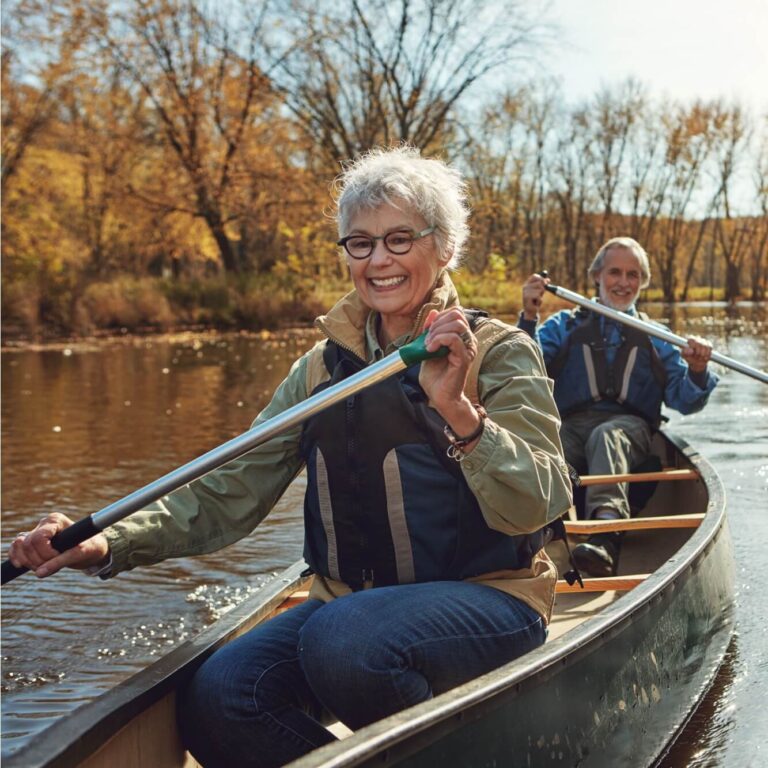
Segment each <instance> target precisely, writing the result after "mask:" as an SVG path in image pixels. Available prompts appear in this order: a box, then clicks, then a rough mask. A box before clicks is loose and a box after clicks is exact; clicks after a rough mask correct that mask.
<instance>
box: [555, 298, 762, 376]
mask: <svg viewBox="0 0 768 768" xmlns="http://www.w3.org/2000/svg"><path fill="white" fill-rule="evenodd" d="M546 288H547V290H548V291H549V292H550V293H554V294H555V296H559V297H560V298H561V299H565V300H566V301H570V302H571V303H572V304H578V305H580V306H582V307H584V308H585V309H588V310H589V311H590V312H597V313H598V314H600V315H605V316H606V317H610V318H612V319H613V320H616V321H618V322H619V323H623V324H624V325H628V326H630V327H631V328H637V329H638V330H640V331H644V332H645V333H647V334H648V335H649V336H655V337H656V338H657V339H661V340H662V341H668V342H669V343H670V344H674V345H675V346H677V347H687V346H688V340H687V339H685V338H683V337H682V336H678V335H677V334H676V333H672V331H669V330H667V329H666V328H662V327H661V326H658V325H653V324H652V323H647V322H645V321H644V320H640V318H637V317H632V315H628V314H626V313H625V312H618V311H617V310H615V309H611V308H610V307H606V306H605V305H604V304H598V303H597V302H596V301H590V300H589V299H586V298H584V296H581V295H580V294H578V293H574V292H573V291H569V290H568V289H567V288H561V287H560V286H558V285H552V283H550V284H549V285H547V286H546ZM710 359H711V360H712V361H713V362H715V363H719V364H720V365H724V366H725V367H726V368H732V369H733V370H734V371H738V372H739V373H743V374H745V375H746V376H751V377H752V378H753V379H757V380H758V381H762V382H763V383H764V384H768V373H766V372H765V371H761V370H759V369H757V368H753V367H752V366H750V365H745V364H744V363H741V362H739V361H738V360H734V359H733V358H731V357H726V356H725V355H721V354H720V353H719V352H714V351H713V352H712V356H711V358H710Z"/></svg>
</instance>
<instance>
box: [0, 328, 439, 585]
mask: <svg viewBox="0 0 768 768" xmlns="http://www.w3.org/2000/svg"><path fill="white" fill-rule="evenodd" d="M426 337H427V332H426V331H425V332H424V333H423V334H421V336H419V337H418V338H416V339H414V340H413V341H412V342H411V343H410V344H406V345H405V346H403V347H400V349H398V350H397V351H395V352H392V353H391V354H389V355H387V356H386V357H384V358H382V359H381V360H379V361H378V362H375V363H372V364H371V365H369V366H367V367H366V368H364V369H363V370H362V371H358V372H357V373H355V374H353V375H352V376H350V377H348V378H346V379H344V380H343V381H340V382H338V383H337V384H334V385H332V386H330V387H328V388H327V389H324V390H323V391H322V392H318V393H317V394H316V395H312V396H311V397H308V398H307V399H306V400H304V401H303V402H301V403H297V404H296V405H294V406H292V407H291V408H288V409H287V410H285V411H283V412H282V413H279V414H278V415H277V416H275V417H273V418H271V419H270V420H269V421H265V422H264V423H263V424H259V425H257V426H255V427H253V428H252V429H249V430H248V431H247V432H243V433H242V434H241V435H238V436H237V437H234V438H232V440H229V441H227V442H226V443H222V445H220V446H218V447H217V448H213V449H212V450H210V451H208V453H204V454H203V455H202V456H199V457H198V458H196V459H193V460H192V461H190V462H189V463H187V464H184V465H183V466H181V467H178V468H177V469H174V470H173V471H172V472H169V473H168V474H167V475H163V476H162V477H161V478H159V479H158V480H155V481H154V482H152V483H150V484H149V485H145V486H144V487H143V488H139V489H138V490H136V491H134V492H133V493H130V494H128V496H125V497H123V498H122V499H119V500H118V501H115V502H113V503H112V504H110V505H109V506H107V507H104V509H102V510H100V511H98V512H94V513H93V514H92V515H89V516H88V517H85V518H83V519H82V520H78V521H77V522H76V523H74V525H71V526H70V527H69V528H65V529H64V530H63V531H61V532H60V533H57V534H56V535H55V536H54V537H53V538H52V539H51V546H53V548H54V549H56V550H58V551H59V552H64V551H66V550H67V549H72V547H76V546H77V545H78V544H80V543H81V542H83V541H86V540H87V539H90V538H91V537H92V536H95V535H96V534H98V533H101V531H103V530H104V529H105V528H108V527H109V526H110V525H114V524H115V523H116V522H118V521H120V520H122V519H123V518H124V517H128V515H131V514H133V513H134V512H138V511H139V510H140V509H144V507H146V505H147V504H150V503H151V502H153V501H156V500H157V499H159V498H160V497H161V496H165V495H166V494H168V493H171V492H172V491H175V490H177V489H178V488H181V487H182V486H183V485H187V484H188V483H191V482H192V481H193V480H198V479H199V478H201V477H202V476H203V475H206V474H208V473H209V472H211V471H212V470H214V469H216V468H217V467H220V466H222V465H223V464H226V463H228V462H230V461H233V460H234V459H236V458H238V457H239V456H242V455H243V454H245V453H248V451H251V450H253V449H254V448H256V447H257V446H259V445H261V444H262V443H266V442H267V440H270V439H271V438H273V437H276V436H277V435H279V434H281V433H283V432H286V431H287V430H289V429H291V428H292V427H295V426H297V425H299V424H301V423H302V422H304V421H306V420H307V419H309V418H310V417H311V416H314V415H315V414H317V413H320V412H321V411H323V410H325V409H326V408H329V407H330V406H332V405H334V404H335V403H338V402H339V401H340V400H344V399H345V398H347V397H351V396H352V395H354V394H356V393H357V392H360V391H361V390H363V389H367V388H368V387H371V386H373V385H374V384H377V383H379V382H380V381H383V380H384V379H388V378H389V377H390V376H394V375H395V374H396V373H399V372H400V371H402V370H404V369H406V368H410V367H411V366H412V365H415V364H416V363H420V362H422V361H423V360H429V359H431V358H434V357H445V355H447V354H448V348H447V347H440V348H439V349H437V350H435V351H434V352H428V351H427V348H426V347H425V345H424V342H425V340H426ZM1 570H2V583H3V584H5V583H6V582H8V581H13V579H15V578H16V577H17V576H21V575H22V574H23V573H26V571H27V570H29V569H28V568H17V567H16V566H15V565H14V564H13V563H12V562H11V561H10V560H5V561H4V562H3V564H2V568H1Z"/></svg>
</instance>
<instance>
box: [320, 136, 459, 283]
mask: <svg viewBox="0 0 768 768" xmlns="http://www.w3.org/2000/svg"><path fill="white" fill-rule="evenodd" d="M334 186H335V188H336V190H337V193H336V208H337V211H336V221H337V224H338V229H339V236H340V237H343V236H345V235H346V234H348V232H349V228H350V224H351V221H352V219H353V218H354V217H355V216H356V215H357V214H358V213H360V212H361V211H363V210H369V209H372V208H376V207H378V206H379V205H382V204H383V203H389V204H390V205H394V206H395V207H400V208H402V204H403V203H405V204H406V205H407V206H408V208H409V209H411V210H413V211H415V212H416V213H418V214H419V215H420V216H421V217H422V218H423V219H424V221H426V222H427V225H428V226H430V227H435V234H434V237H435V244H436V246H437V251H438V253H439V255H440V256H441V258H446V257H450V261H449V262H448V268H449V269H456V268H457V267H458V266H459V264H460V263H461V260H462V258H463V255H464V246H465V244H466V241H467V237H468V235H469V227H468V226H467V220H468V218H469V206H468V204H467V192H466V184H465V182H464V180H463V179H462V176H461V174H460V173H459V171H457V170H456V169H455V168H451V167H450V166H449V165H447V164H446V163H444V162H443V161H442V160H438V159H436V158H426V157H422V156H421V153H420V152H419V150H418V149H416V148H415V147H411V146H407V145H405V146H399V147H395V148H392V149H383V148H377V149H372V150H370V151H368V152H366V153H365V154H363V155H361V156H360V157H358V158H357V159H355V160H354V161H352V162H351V163H349V164H348V165H346V166H345V167H344V169H343V171H342V173H341V174H340V175H339V176H338V177H337V178H336V180H335V182H334Z"/></svg>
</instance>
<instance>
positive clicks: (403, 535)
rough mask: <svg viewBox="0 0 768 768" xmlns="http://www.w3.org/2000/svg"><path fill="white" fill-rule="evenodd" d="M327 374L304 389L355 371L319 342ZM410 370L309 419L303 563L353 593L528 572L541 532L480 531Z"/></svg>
mask: <svg viewBox="0 0 768 768" xmlns="http://www.w3.org/2000/svg"><path fill="white" fill-rule="evenodd" d="M323 361H324V363H325V365H326V367H327V369H328V372H329V373H330V375H331V378H330V380H329V381H327V382H325V383H323V384H320V385H319V386H317V387H316V388H315V390H314V391H313V394H314V392H318V391H320V390H322V389H325V388H326V387H328V386H331V385H332V384H336V383H337V382H339V381H341V380H343V379H345V378H347V377H348V376H350V375H352V374H353V373H356V372H357V371H359V370H361V369H362V368H364V367H365V363H364V361H362V360H360V359H359V358H358V357H357V356H355V355H354V354H352V353H351V352H349V351H347V350H345V349H343V348H342V347H340V346H339V345H337V344H336V343H334V342H332V341H330V340H329V341H328V342H327V344H326V346H325V349H324V353H323ZM419 370H420V364H419V365H414V366H411V367H410V368H408V369H407V370H405V371H402V372H401V373H400V374H398V375H396V376H393V377H390V378H389V379H386V380H385V381H382V382H380V383H378V384H376V385H374V386H372V387H370V388H368V389H365V390H363V391H362V392H360V393H358V394H356V395H354V396H352V397H349V398H347V399H346V400H345V401H343V402H341V403H337V404H336V405H334V406H332V407H330V408H328V409H326V410H325V411H323V412H322V413H319V414H317V415H316V416H313V417H312V418H311V419H309V420H308V421H307V422H306V423H305V425H304V429H303V434H302V444H301V450H302V455H303V456H304V459H305V461H306V465H307V476H308V483H307V491H306V494H305V500H304V518H305V544H304V558H305V560H306V561H307V563H308V564H309V566H310V568H311V569H312V570H313V571H314V572H315V573H318V574H320V575H323V576H328V577H330V578H332V579H336V580H338V581H342V582H345V583H347V584H349V585H350V586H351V587H352V588H353V589H360V588H362V587H363V585H364V584H365V583H366V582H368V583H372V584H373V585H374V586H385V585H392V584H409V583H414V582H425V581H435V580H461V579H466V578H469V577H472V576H478V575H481V574H484V573H490V572H493V571H498V570H507V569H509V570H514V569H518V568H527V567H530V565H531V560H532V557H533V555H534V554H535V553H536V552H538V551H539V550H540V549H541V548H542V547H543V545H544V543H545V541H546V540H547V539H548V538H549V536H550V535H551V534H549V532H547V534H545V530H546V529H542V530H540V531H537V532H536V533H533V534H529V535H518V536H509V535H506V534H504V533H500V532H499V531H495V530H492V529H491V528H489V527H488V525H487V524H486V522H485V520H484V518H483V515H482V512H481V510H480V507H479V505H478V503H477V500H476V499H475V497H474V495H473V494H472V492H471V491H470V489H469V486H468V485H467V482H466V480H465V479H464V476H463V473H462V470H461V467H460V465H459V464H458V463H457V462H456V461H454V460H452V459H450V458H448V456H447V455H446V450H447V448H448V445H449V443H448V440H447V438H446V437H445V435H444V433H443V428H444V426H445V422H444V421H443V420H442V419H441V418H440V416H439V414H438V413H437V412H436V411H435V410H434V409H433V408H430V407H429V406H428V405H427V397H426V395H425V393H424V390H423V389H422V388H421V387H420V385H419V380H418V379H419Z"/></svg>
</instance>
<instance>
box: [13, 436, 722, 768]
mask: <svg viewBox="0 0 768 768" xmlns="http://www.w3.org/2000/svg"><path fill="white" fill-rule="evenodd" d="M654 452H655V454H656V455H657V456H658V458H659V459H660V461H661V463H662V464H663V465H664V467H665V469H664V470H663V472H664V473H667V474H668V475H669V477H668V478H667V477H666V476H665V475H662V480H660V481H659V482H657V483H656V486H655V490H654V491H653V494H652V496H651V498H650V501H649V502H648V503H647V505H646V507H645V508H644V509H643V511H642V513H641V515H640V517H638V518H636V519H633V520H631V521H629V522H628V523H627V526H631V530H627V532H626V533H625V536H624V543H623V546H622V558H621V570H620V573H619V574H618V575H617V576H616V577H613V578H611V579H592V578H589V579H585V586H586V589H581V588H580V587H578V585H576V586H574V587H571V586H569V585H568V584H567V583H565V582H564V581H562V582H560V583H559V584H558V595H557V599H556V604H555V611H554V616H553V620H552V623H551V625H550V632H549V637H548V639H547V642H546V643H545V644H544V645H543V646H541V647H539V648H537V649H536V650H534V651H532V652H530V653H528V654H526V655H525V656H523V657H521V658H519V659H517V660H515V661H513V662H511V663H509V664H507V665H505V666H503V667H500V668H499V669H497V670H495V671H493V672H490V673H488V674H486V675H484V676H482V677H480V678H477V679H475V680H472V681H470V682H468V683H466V684H464V685H462V686H459V687H458V688H455V689H453V690H452V691H448V692H447V693H445V694H442V695H440V696H437V697H435V698H434V699H432V700H431V701H428V702H424V703H423V704H419V705H417V706H415V707H412V708H410V709H408V710H406V711H404V712H401V713H399V714H396V715H393V716H391V717H388V718H386V719H384V720H381V721H379V722H377V723H374V724H373V725H370V726H367V727H365V728H362V729H360V730H359V731H357V732H355V733H352V732H350V731H348V730H346V729H345V728H343V726H339V727H338V728H337V730H336V732H337V734H339V735H340V736H341V738H340V739H339V740H338V741H337V742H335V743H333V744H329V745H327V746H324V747H322V748H320V749H318V750H315V751H314V752H312V753H311V754H309V755H307V756H305V757H303V758H301V759H300V760H298V761H296V762H295V763H292V766H293V768H310V767H312V768H318V767H319V766H322V767H323V768H331V767H332V766H333V767H335V768H341V767H342V766H345V767H347V766H374V765H375V766H395V765H397V766H404V767H416V766H418V767H419V768H425V767H427V766H429V767H431V766H435V765H440V766H441V767H444V768H448V766H462V767H464V766H473V767H474V766H497V765H515V766H517V765H524V766H552V765H558V766H575V765H578V766H611V767H612V768H615V766H622V765H624V766H632V768H637V766H645V765H652V764H653V763H654V762H656V761H657V760H658V759H659V757H660V756H662V755H663V754H664V752H665V750H666V749H668V748H669V746H670V745H671V743H672V742H673V740H674V737H675V735H676V734H677V733H678V731H679V730H680V729H681V727H682V726H683V725H684V724H685V723H686V721H687V720H688V718H689V717H690V716H691V715H692V713H693V712H694V710H695V708H696V705H697V703H698V702H699V700H700V699H701V697H702V696H703V695H704V693H705V692H706V691H707V689H708V687H709V686H710V684H711V683H712V681H713V679H714V677H715V675H716V673H717V670H718V667H719V666H720V663H721V661H722V659H723V657H724V655H725V652H726V649H727V646H728V644H729V641H730V639H731V636H732V632H733V595H734V568H733V558H732V550H731V542H730V535H729V532H728V524H727V519H726V514H725V495H724V491H723V487H722V483H721V481H720V479H719V478H718V476H717V474H716V472H715V471H714V469H713V468H712V467H711V466H710V464H709V463H708V462H707V461H706V460H705V459H703V458H702V457H701V456H700V455H699V454H698V453H697V452H696V451H695V450H694V449H693V448H692V447H690V446H688V445H687V444H686V443H685V442H683V441H682V440H680V439H678V438H675V437H674V436H672V435H670V434H668V433H665V432H661V433H659V434H658V435H657V436H656V438H655V442H654ZM681 470H687V471H685V472H681ZM678 481H679V482H678ZM586 525H587V524H586V523H584V522H580V521H572V522H569V523H568V524H567V527H568V530H569V536H571V537H573V539H572V541H573V542H574V543H575V542H577V541H578V540H583V539H580V538H579V536H581V535H583V534H584V533H585V532H586V530H587V529H586V527H585V526H586ZM608 525H615V524H614V523H609V524H608ZM549 547H550V549H551V554H552V556H553V557H555V558H556V559H557V560H558V562H559V564H561V565H564V564H565V558H564V547H563V545H562V543H560V542H554V543H552V544H550V545H549ZM304 567H305V566H304V564H303V563H301V562H299V563H296V564H294V565H293V566H291V567H290V568H288V569H287V570H286V571H285V572H283V573H282V574H280V575H279V576H278V577H276V578H275V579H273V580H272V581H271V582H270V583H269V584H267V585H266V586H265V587H264V588H263V589H262V590H260V591H259V592H258V593H257V594H255V595H254V596H252V597H251V598H250V599H248V600H246V601H244V602H243V603H241V604H240V605H239V606H238V607H237V608H235V609H234V610H232V611H231V612H230V613H228V614H227V615H226V616H225V617H223V618H222V619H221V620H219V621H218V622H217V623H216V624H214V625H212V626H211V627H209V628H207V629H206V630H204V631H203V632H202V633H201V634H200V635H198V636H197V637H195V638H194V639H192V640H190V641H187V642H185V643H183V644H182V645H180V646H179V647H177V648H176V649H175V650H173V651H171V652H170V653H168V654H167V655H166V656H164V657H163V658H161V659H160V660H158V661H157V662H155V663H154V664H152V665H151V666H150V667H148V668H147V669H145V670H143V671H142V672H140V673H138V674H136V675H134V676H133V677H131V678H129V679H128V680H126V681H125V682H123V683H121V684H119V685H117V686H116V687H115V688H113V689H112V690H111V691H109V692H107V693H105V694H103V695H101V696H99V697H98V698H96V699H94V700H93V701H91V702H90V703H88V704H86V705H84V706H82V707H80V708H79V709H77V710H75V711H74V712H73V713H72V714H71V715H70V716H67V717H65V718H63V719H62V720H60V721H58V722H57V723H55V724H54V725H53V726H51V727H50V728H48V729H47V730H46V731H44V732H43V733H41V734H39V735H37V736H35V738H34V739H33V740H32V741H31V743H30V744H29V745H28V746H26V747H24V748H22V749H21V750H19V751H18V752H16V753H14V754H12V755H9V756H7V757H6V759H5V760H4V765H5V766H6V768H20V767H21V766H24V767H25V768H38V767H39V768H42V767H43V766H46V767H51V768H53V767H55V768H65V767H66V768H69V767H70V766H81V767H82V768H102V767H105V768H106V767H107V766H108V767H109V768H147V766H152V768H166V767H168V768H171V767H176V766H195V765H197V763H196V762H195V761H194V760H193V759H192V758H191V757H190V756H189V755H188V754H187V753H185V752H184V750H183V747H182V746H181V743H180V741H179V738H178V734H177V732H176V728H175V723H174V702H175V691H176V689H177V687H178V686H179V684H180V683H182V682H183V681H184V680H186V679H187V678H188V677H189V676H190V674H191V673H192V672H193V671H194V669H195V668H196V667H197V666H198V665H199V664H200V663H201V662H202V661H203V660H204V659H205V658H206V657H207V656H208V655H209V654H210V653H211V652H212V651H213V650H214V649H216V648H218V647H220V646H222V645H223V644H224V643H226V642H228V641H229V640H231V639H233V638H234V637H236V636H237V635H239V634H241V633H243V632H245V631H247V630H248V629H249V628H251V627H253V626H254V625H255V624H257V623H259V622H261V621H264V620H265V619H267V618H269V617H270V616H273V615H275V614H276V613H277V612H279V611H281V610H284V609H285V608H286V607H289V606H290V605H293V604H295V603H296V602H298V601H300V600H302V599H304V598H305V596H306V592H307V589H308V587H309V579H310V578H311V577H308V576H305V575H302V573H303V571H304Z"/></svg>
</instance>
